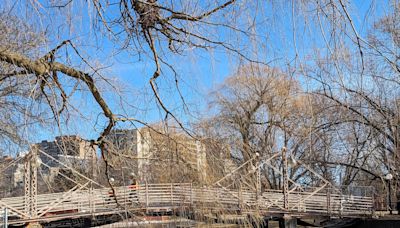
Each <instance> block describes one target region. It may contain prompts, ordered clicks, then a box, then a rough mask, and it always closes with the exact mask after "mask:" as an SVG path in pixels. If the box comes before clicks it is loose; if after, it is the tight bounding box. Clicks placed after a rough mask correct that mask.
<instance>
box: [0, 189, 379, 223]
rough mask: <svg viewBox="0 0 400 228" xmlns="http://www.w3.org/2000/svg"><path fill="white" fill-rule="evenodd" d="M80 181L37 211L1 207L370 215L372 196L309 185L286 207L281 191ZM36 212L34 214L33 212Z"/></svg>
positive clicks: (70, 213)
mask: <svg viewBox="0 0 400 228" xmlns="http://www.w3.org/2000/svg"><path fill="white" fill-rule="evenodd" d="M84 187H86V186H84V185H82V186H80V187H79V188H78V187H77V188H75V189H73V190H70V191H68V192H62V193H52V194H42V195H38V196H37V207H36V208H37V211H35V212H34V213H30V212H28V211H25V208H24V197H12V198H3V199H1V200H0V208H4V207H7V208H8V211H9V215H10V222H12V221H13V220H14V221H23V220H35V221H41V220H42V221H43V220H48V219H50V218H68V217H79V216H88V215H90V214H92V215H94V214H95V215H100V214H112V213H117V212H118V211H135V210H156V209H158V210H160V209H165V210H179V209H180V208H182V207H187V208H189V207H190V208H201V207H207V208H221V209H226V210H242V211H246V210H248V211H254V210H260V212H262V213H267V212H282V213H292V212H295V213H317V214H330V215H342V216H348V215H360V216H364V215H371V214H372V213H373V198H372V196H354V195H343V194H341V193H340V192H337V191H332V192H330V191H326V190H325V191H324V192H316V191H314V190H313V189H309V190H302V191H292V192H291V193H290V194H289V209H286V210H285V208H284V205H283V192H282V191H281V190H265V191H264V192H263V193H262V194H257V193H256V192H254V191H250V190H237V189H236V190H232V189H223V188H218V187H213V188H208V187H194V186H192V184H190V183H168V184H140V185H137V186H132V185H131V186H123V187H115V188H114V191H113V190H112V189H111V188H102V189H91V190H88V189H84ZM32 214H33V215H36V216H33V217H32Z"/></svg>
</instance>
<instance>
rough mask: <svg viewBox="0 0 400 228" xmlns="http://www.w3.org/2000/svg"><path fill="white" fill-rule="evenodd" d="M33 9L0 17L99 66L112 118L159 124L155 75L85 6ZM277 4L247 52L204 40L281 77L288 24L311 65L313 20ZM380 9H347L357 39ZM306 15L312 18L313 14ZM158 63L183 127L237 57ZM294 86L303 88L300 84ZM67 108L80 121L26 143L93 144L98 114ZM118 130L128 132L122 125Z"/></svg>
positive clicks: (163, 90) (238, 40)
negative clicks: (100, 28)
mask: <svg viewBox="0 0 400 228" xmlns="http://www.w3.org/2000/svg"><path fill="white" fill-rule="evenodd" d="M39 2H40V3H42V7H38V8H37V11H36V9H34V8H32V7H28V8H30V9H28V10H27V4H26V3H23V2H17V3H16V5H14V2H12V1H6V4H4V5H3V6H0V9H1V8H3V9H11V8H13V7H14V8H13V13H14V14H16V15H17V16H19V17H22V18H25V19H26V20H27V21H29V22H30V23H32V25H33V26H34V27H37V28H38V29H39V30H46V31H48V36H49V41H50V42H49V44H48V45H47V49H51V48H53V47H54V46H55V45H57V44H58V43H60V41H62V40H66V39H70V40H72V41H73V42H74V43H75V44H76V46H77V47H78V49H79V51H80V52H81V54H82V55H83V56H85V58H87V59H88V60H89V62H91V64H93V65H96V66H98V65H101V66H107V68H105V69H103V70H102V71H101V74H102V75H104V76H106V77H107V78H109V79H111V80H112V82H113V83H115V84H116V85H118V87H119V88H120V89H121V90H122V91H123V93H122V98H123V102H122V106H123V108H121V103H120V102H121V99H120V98H119V97H118V96H115V91H114V90H110V87H109V86H107V85H106V84H105V83H101V84H100V85H101V88H104V95H105V98H106V99H107V101H108V102H109V104H110V107H112V109H113V110H114V112H115V113H122V114H125V113H126V114H128V115H129V116H132V117H135V118H138V119H141V120H145V121H147V122H157V121H160V119H162V118H163V117H164V115H165V113H163V112H162V111H160V110H159V108H158V106H157V104H156V102H155V100H154V96H153V95H152V93H151V91H150V87H149V84H148V81H149V78H150V77H151V75H152V72H153V70H154V68H155V66H154V63H153V61H152V60H151V58H149V57H148V56H146V55H144V54H142V55H141V56H140V58H139V56H138V55H137V53H136V52H135V51H129V50H121V49H120V46H115V43H113V42H112V41H110V39H108V38H109V37H108V36H107V34H102V35H99V34H98V33H97V32H96V31H97V30H96V29H95V28H94V27H93V22H95V19H94V17H93V14H92V12H93V8H91V7H89V8H88V4H87V3H86V2H85V1H74V2H73V4H74V5H71V8H68V7H67V8H65V9H63V13H65V15H64V16H60V13H62V12H61V11H54V9H50V8H47V6H48V5H47V3H46V2H47V1H44V0H41V1H39ZM239 2H240V1H239ZM285 2H286V3H281V4H279V3H277V4H274V5H271V4H266V5H263V7H260V8H257V13H259V16H257V17H256V19H255V22H256V23H255V26H254V27H253V31H255V32H256V33H257V36H255V39H256V41H255V44H252V43H251V39H250V40H249V38H248V37H246V36H243V35H240V34H234V36H233V35H232V33H230V32H228V30H227V29H223V28H219V29H216V30H214V32H215V33H216V34H210V35H212V36H219V37H220V38H221V39H223V40H231V41H233V44H235V45H239V47H240V45H243V44H246V43H247V44H249V47H248V48H247V49H246V50H244V53H246V54H247V55H248V56H249V57H251V58H255V59H258V60H261V61H264V62H270V61H271V60H274V59H275V61H273V62H271V65H272V66H274V67H279V68H282V69H284V70H286V69H287V68H288V63H289V66H291V67H298V65H297V64H296V61H294V58H295V56H296V52H295V49H294V47H295V45H294V39H293V25H294V24H296V30H295V37H296V47H297V50H298V52H297V53H298V54H299V56H298V57H297V58H298V60H301V61H303V60H304V59H307V58H311V59H312V58H313V55H314V51H313V50H314V49H315V48H318V49H320V50H321V51H322V52H324V53H326V51H327V50H326V48H324V45H323V41H322V38H321V34H320V30H319V28H318V27H317V26H316V24H315V18H309V20H310V21H305V20H304V18H302V17H298V12H296V11H295V12H294V15H295V16H296V18H293V17H292V12H291V9H292V8H291V5H290V4H288V3H290V1H285ZM295 2H296V1H295ZM295 4H297V3H295ZM387 4H388V3H387V1H378V2H374V3H373V5H374V7H372V8H370V5H371V4H370V1H362V0H359V1H354V2H352V4H351V8H350V9H349V13H350V15H351V16H352V17H353V19H354V23H355V26H356V28H357V29H358V32H359V33H360V34H361V35H365V34H366V32H367V30H368V26H365V24H366V25H370V24H371V23H370V22H371V21H372V20H376V19H377V17H379V16H381V15H382V14H383V13H384V11H383V9H384V8H386V5H387ZM252 7H255V6H252ZM255 9H256V8H254V9H252V8H250V10H249V11H246V12H244V13H242V14H241V15H239V17H238V18H237V20H238V21H239V23H242V22H241V21H240V20H242V21H243V23H247V22H248V21H247V20H248V16H249V15H252V13H254V12H255ZM307 10H310V11H312V10H313V9H307ZM369 10H371V12H373V13H372V14H371V15H375V16H369V17H368V20H369V21H366V19H365V15H366V14H367V13H368V12H369ZM68 11H69V12H68ZM112 13H113V12H112V11H111V12H108V14H109V15H106V16H112V15H111V14H112ZM68 51H69V54H70V56H71V58H70V61H71V63H72V65H76V67H78V68H80V69H83V70H89V68H88V66H87V65H85V64H82V63H81V60H80V59H79V57H78V56H76V54H73V52H72V50H71V49H68ZM64 53H65V50H62V52H61V53H60V56H62V55H61V54H64ZM163 58H165V59H166V60H167V61H168V63H169V64H171V65H173V66H174V69H175V70H176V71H177V72H178V74H179V77H180V79H179V85H180V89H181V92H182V94H183V96H184V97H185V102H186V103H187V104H188V106H189V108H190V112H186V111H185V109H184V108H183V103H182V102H181V100H180V97H179V94H178V93H177V90H176V88H175V83H174V76H173V74H172V71H171V70H169V69H168V67H167V66H165V65H164V66H163V72H162V73H163V74H162V75H161V76H160V78H159V79H158V84H159V86H160V94H161V96H162V98H163V101H164V102H165V104H166V105H167V106H168V108H169V109H171V110H172V111H173V112H174V114H176V115H177V116H178V117H179V118H180V119H181V120H182V121H183V122H188V121H193V120H196V119H197V118H198V117H200V116H203V117H204V116H207V115H208V112H207V102H208V98H209V92H210V91H211V90H213V89H215V88H216V87H217V86H218V84H220V83H222V82H223V80H224V79H225V78H226V77H228V76H229V75H231V74H232V73H233V72H234V71H235V69H236V67H237V66H238V63H239V60H238V58H237V56H235V55H234V54H232V53H231V52H229V51H226V50H223V48H216V49H213V50H207V51H205V50H197V49H196V50H187V51H185V52H183V55H173V54H171V53H170V52H167V53H166V55H164V56H163ZM62 59H63V58H61V60H62ZM301 80H302V79H301ZM302 83H304V84H306V83H308V82H307V81H305V80H303V81H302ZM304 86H305V87H307V86H309V85H304ZM72 104H73V105H74V106H75V107H76V108H77V109H78V110H79V111H80V115H78V114H76V115H75V116H74V117H73V118H72V119H71V121H70V122H69V123H68V124H67V125H64V126H63V128H62V132H60V131H59V130H55V129H42V130H41V131H40V132H39V133H38V134H35V136H34V137H33V140H36V141H40V139H52V138H53V137H54V136H55V135H59V134H61V133H63V134H79V135H82V136H84V137H87V138H95V137H96V136H97V134H98V132H99V131H100V130H101V128H102V126H103V125H104V119H102V118H101V117H100V118H99V119H98V120H99V121H96V120H97V118H98V117H99V116H101V115H99V114H98V113H99V109H98V108H93V106H94V105H93V104H94V102H93V99H92V98H91V96H90V94H88V93H85V92H79V93H77V94H75V95H74V97H73V101H72ZM79 119H81V121H79ZM82 119H83V121H82ZM95 122H98V123H95ZM93 126H95V127H93ZM119 127H132V126H128V125H127V124H122V125H120V126H119Z"/></svg>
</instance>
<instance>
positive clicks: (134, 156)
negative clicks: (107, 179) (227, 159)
mask: <svg viewBox="0 0 400 228" xmlns="http://www.w3.org/2000/svg"><path fill="white" fill-rule="evenodd" d="M107 139H108V142H109V144H108V145H109V146H108V148H107V150H108V151H107V159H108V161H109V162H110V163H112V164H113V166H114V167H121V168H124V167H125V169H128V171H130V172H132V173H134V174H135V176H136V178H137V180H138V181H141V182H144V181H149V182H162V181H183V180H189V179H191V180H193V179H194V180H195V181H199V182H203V181H204V180H205V178H206V175H207V173H206V167H207V164H206V163H207V162H206V153H205V148H204V145H203V144H202V143H201V142H200V141H198V140H195V139H193V138H191V137H189V136H187V135H185V134H183V133H181V132H179V131H176V130H175V131H173V130H169V131H164V130H161V129H160V128H157V127H156V126H152V127H143V128H140V129H132V130H126V129H117V130H114V131H112V132H111V134H110V135H109V136H108V137H107Z"/></svg>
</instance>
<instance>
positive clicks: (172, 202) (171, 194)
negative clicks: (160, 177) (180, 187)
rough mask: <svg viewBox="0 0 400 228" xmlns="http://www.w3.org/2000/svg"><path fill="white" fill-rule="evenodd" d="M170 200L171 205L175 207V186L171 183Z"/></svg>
mask: <svg viewBox="0 0 400 228" xmlns="http://www.w3.org/2000/svg"><path fill="white" fill-rule="evenodd" d="M170 198H171V205H174V194H173V184H172V183H171V189H170Z"/></svg>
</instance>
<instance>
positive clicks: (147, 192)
mask: <svg viewBox="0 0 400 228" xmlns="http://www.w3.org/2000/svg"><path fill="white" fill-rule="evenodd" d="M145 187H146V192H145V194H146V209H147V207H148V206H149V186H148V185H147V181H146V182H145Z"/></svg>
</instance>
